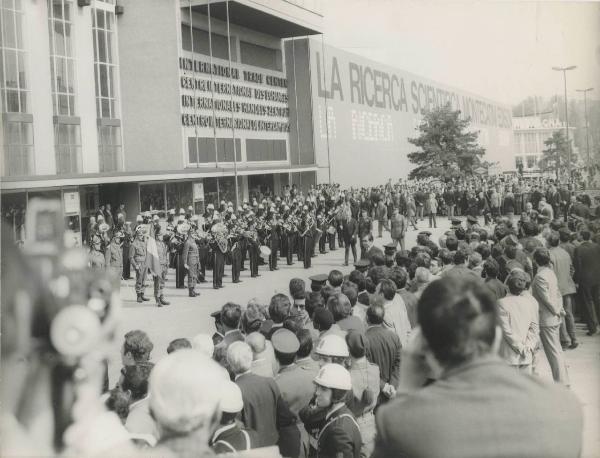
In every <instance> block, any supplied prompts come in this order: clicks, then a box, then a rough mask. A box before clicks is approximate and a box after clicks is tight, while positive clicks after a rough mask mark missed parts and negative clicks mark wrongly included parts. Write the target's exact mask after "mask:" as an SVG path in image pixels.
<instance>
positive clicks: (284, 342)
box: [271, 328, 300, 353]
mask: <svg viewBox="0 0 600 458" xmlns="http://www.w3.org/2000/svg"><path fill="white" fill-rule="evenodd" d="M271 343H272V344H273V349H274V350H275V351H278V352H280V353H296V352H297V351H298V349H299V348H300V342H299V341H298V337H296V334H294V333H293V332H292V331H290V330H289V329H284V328H282V329H278V330H277V331H275V332H274V333H273V335H272V336H271Z"/></svg>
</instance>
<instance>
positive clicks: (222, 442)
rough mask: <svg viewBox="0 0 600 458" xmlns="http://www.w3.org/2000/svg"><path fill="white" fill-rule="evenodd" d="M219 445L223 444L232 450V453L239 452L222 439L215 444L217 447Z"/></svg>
mask: <svg viewBox="0 0 600 458" xmlns="http://www.w3.org/2000/svg"><path fill="white" fill-rule="evenodd" d="M217 444H221V445H224V446H225V447H227V448H228V449H231V451H232V452H237V450H236V449H235V448H233V445H231V444H230V443H229V442H227V441H224V440H222V439H219V440H218V441H216V442H215V445H217Z"/></svg>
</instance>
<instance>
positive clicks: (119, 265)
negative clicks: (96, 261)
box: [105, 231, 125, 280]
mask: <svg viewBox="0 0 600 458" xmlns="http://www.w3.org/2000/svg"><path fill="white" fill-rule="evenodd" d="M124 238H125V234H123V232H121V231H116V232H115V233H114V234H113V237H112V239H111V241H110V243H109V244H108V246H107V247H106V253H105V260H106V267H107V268H108V270H109V271H110V272H111V273H112V274H113V276H114V277H115V278H116V279H117V280H120V279H121V277H122V276H123V239H124Z"/></svg>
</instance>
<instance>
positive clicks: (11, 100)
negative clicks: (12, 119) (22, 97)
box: [6, 89, 19, 113]
mask: <svg viewBox="0 0 600 458" xmlns="http://www.w3.org/2000/svg"><path fill="white" fill-rule="evenodd" d="M6 111H8V112H12V113H18V112H19V92H18V91H15V90H10V89H7V90H6Z"/></svg>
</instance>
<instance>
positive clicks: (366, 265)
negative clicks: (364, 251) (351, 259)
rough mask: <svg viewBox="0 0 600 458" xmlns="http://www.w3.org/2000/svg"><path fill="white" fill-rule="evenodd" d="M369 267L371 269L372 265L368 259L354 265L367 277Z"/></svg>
mask: <svg viewBox="0 0 600 458" xmlns="http://www.w3.org/2000/svg"><path fill="white" fill-rule="evenodd" d="M369 267H371V263H370V261H369V260H368V259H360V260H359V261H358V262H355V263H354V268H355V269H356V270H358V271H359V272H360V273H362V274H365V275H366V273H367V270H369Z"/></svg>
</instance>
